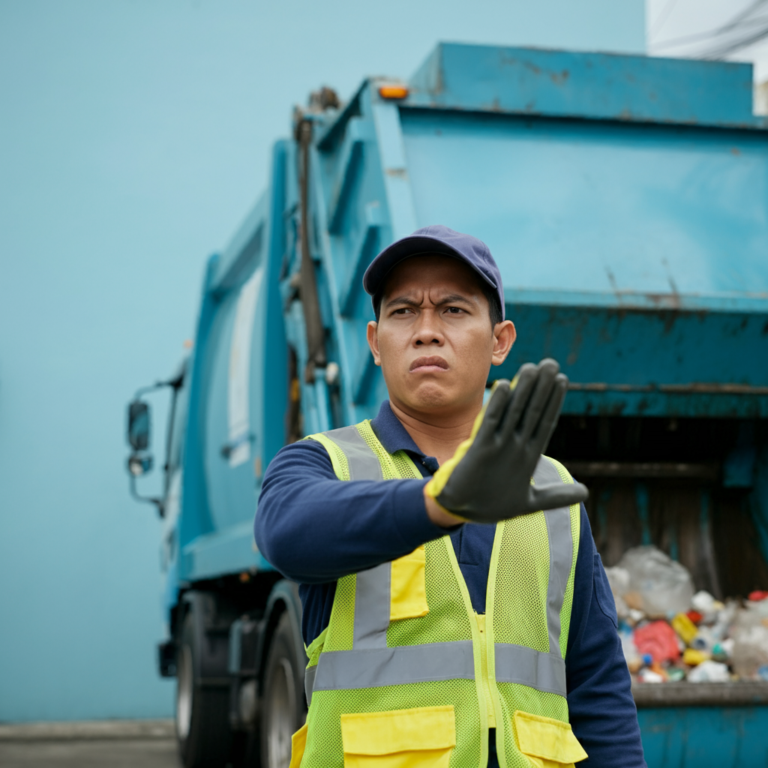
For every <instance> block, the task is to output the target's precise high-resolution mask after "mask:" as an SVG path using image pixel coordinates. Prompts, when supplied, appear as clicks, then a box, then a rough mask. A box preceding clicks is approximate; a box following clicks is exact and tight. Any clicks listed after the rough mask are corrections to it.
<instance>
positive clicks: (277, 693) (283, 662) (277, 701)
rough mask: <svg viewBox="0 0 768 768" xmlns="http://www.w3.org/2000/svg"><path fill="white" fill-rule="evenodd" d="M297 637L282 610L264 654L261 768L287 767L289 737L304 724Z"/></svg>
mask: <svg viewBox="0 0 768 768" xmlns="http://www.w3.org/2000/svg"><path fill="white" fill-rule="evenodd" d="M295 649H296V639H295V638H294V636H293V628H292V626H291V620H290V617H289V616H288V614H287V613H284V614H283V615H282V616H281V617H280V620H279V621H278V624H277V628H276V629H275V633H274V635H273V636H272V642H271V644H270V647H269V654H268V656H267V665H266V668H265V673H264V699H263V708H262V716H261V755H262V757H261V764H262V766H263V768H288V766H289V764H290V762H291V736H293V734H294V733H295V732H296V731H298V730H299V728H301V726H302V725H303V724H304V718H305V711H304V670H303V669H301V667H300V665H299V663H298V660H297V659H296V650H295Z"/></svg>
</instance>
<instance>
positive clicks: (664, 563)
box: [606, 547, 768, 683]
mask: <svg viewBox="0 0 768 768" xmlns="http://www.w3.org/2000/svg"><path fill="white" fill-rule="evenodd" d="M606 573H607V574H608V581H609V582H610V585H611V591H612V592H613V597H614V600H615V601H616V612H617V613H618V615H619V636H620V638H621V644H622V648H623V649H624V657H625V658H626V660H627V666H628V667H629V671H630V673H631V674H632V679H633V681H634V682H638V683H665V682H678V681H681V680H687V681H688V682H691V683H705V682H706V683H720V682H728V681H730V680H765V681H768V591H765V592H762V591H758V592H752V593H751V594H750V595H749V597H748V599H747V600H745V601H739V600H727V601H726V602H725V603H722V602H720V601H718V600H715V598H714V597H713V596H712V595H710V594H709V592H705V591H703V590H702V591H699V592H696V593H694V587H693V581H692V579H691V575H690V573H689V572H688V570H687V569H686V568H685V567H683V566H682V565H680V563H676V562H675V561H674V560H671V559H670V558H669V557H667V555H665V554H664V553H663V552H662V551H661V550H659V549H657V548H656V547H635V548H633V549H630V550H628V551H627V552H625V553H624V556H623V557H622V559H621V561H620V562H619V564H618V565H616V566H615V567H613V568H606Z"/></svg>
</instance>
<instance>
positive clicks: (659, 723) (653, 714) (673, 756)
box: [638, 706, 768, 768]
mask: <svg viewBox="0 0 768 768" xmlns="http://www.w3.org/2000/svg"><path fill="white" fill-rule="evenodd" d="M638 719H639V720H640V730H641V732H642V737H643V749H644V750H645V759H646V762H647V763H648V768H763V766H765V765H768V737H766V734H768V707H765V706H757V707H664V708H659V709H641V710H639V711H638Z"/></svg>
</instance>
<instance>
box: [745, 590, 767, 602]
mask: <svg viewBox="0 0 768 768" xmlns="http://www.w3.org/2000/svg"><path fill="white" fill-rule="evenodd" d="M766 598H768V592H766V591H765V590H763V589H756V590H755V591H754V592H750V593H749V599H750V600H751V601H752V602H753V603H757V602H759V601H760V600H765V599H766Z"/></svg>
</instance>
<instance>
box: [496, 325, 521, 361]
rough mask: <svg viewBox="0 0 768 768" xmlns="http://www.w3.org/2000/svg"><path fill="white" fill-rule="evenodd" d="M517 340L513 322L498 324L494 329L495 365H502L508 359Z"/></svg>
mask: <svg viewBox="0 0 768 768" xmlns="http://www.w3.org/2000/svg"><path fill="white" fill-rule="evenodd" d="M516 338H517V331H516V330H515V324H514V323H513V322H512V321H511V320H505V321H504V322H503V323H496V325H495V327H494V329H493V356H492V357H491V362H492V363H493V365H501V364H502V363H503V362H504V361H505V360H506V359H507V355H508V354H509V351H510V350H511V349H512V345H513V344H514V343H515V339H516Z"/></svg>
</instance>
